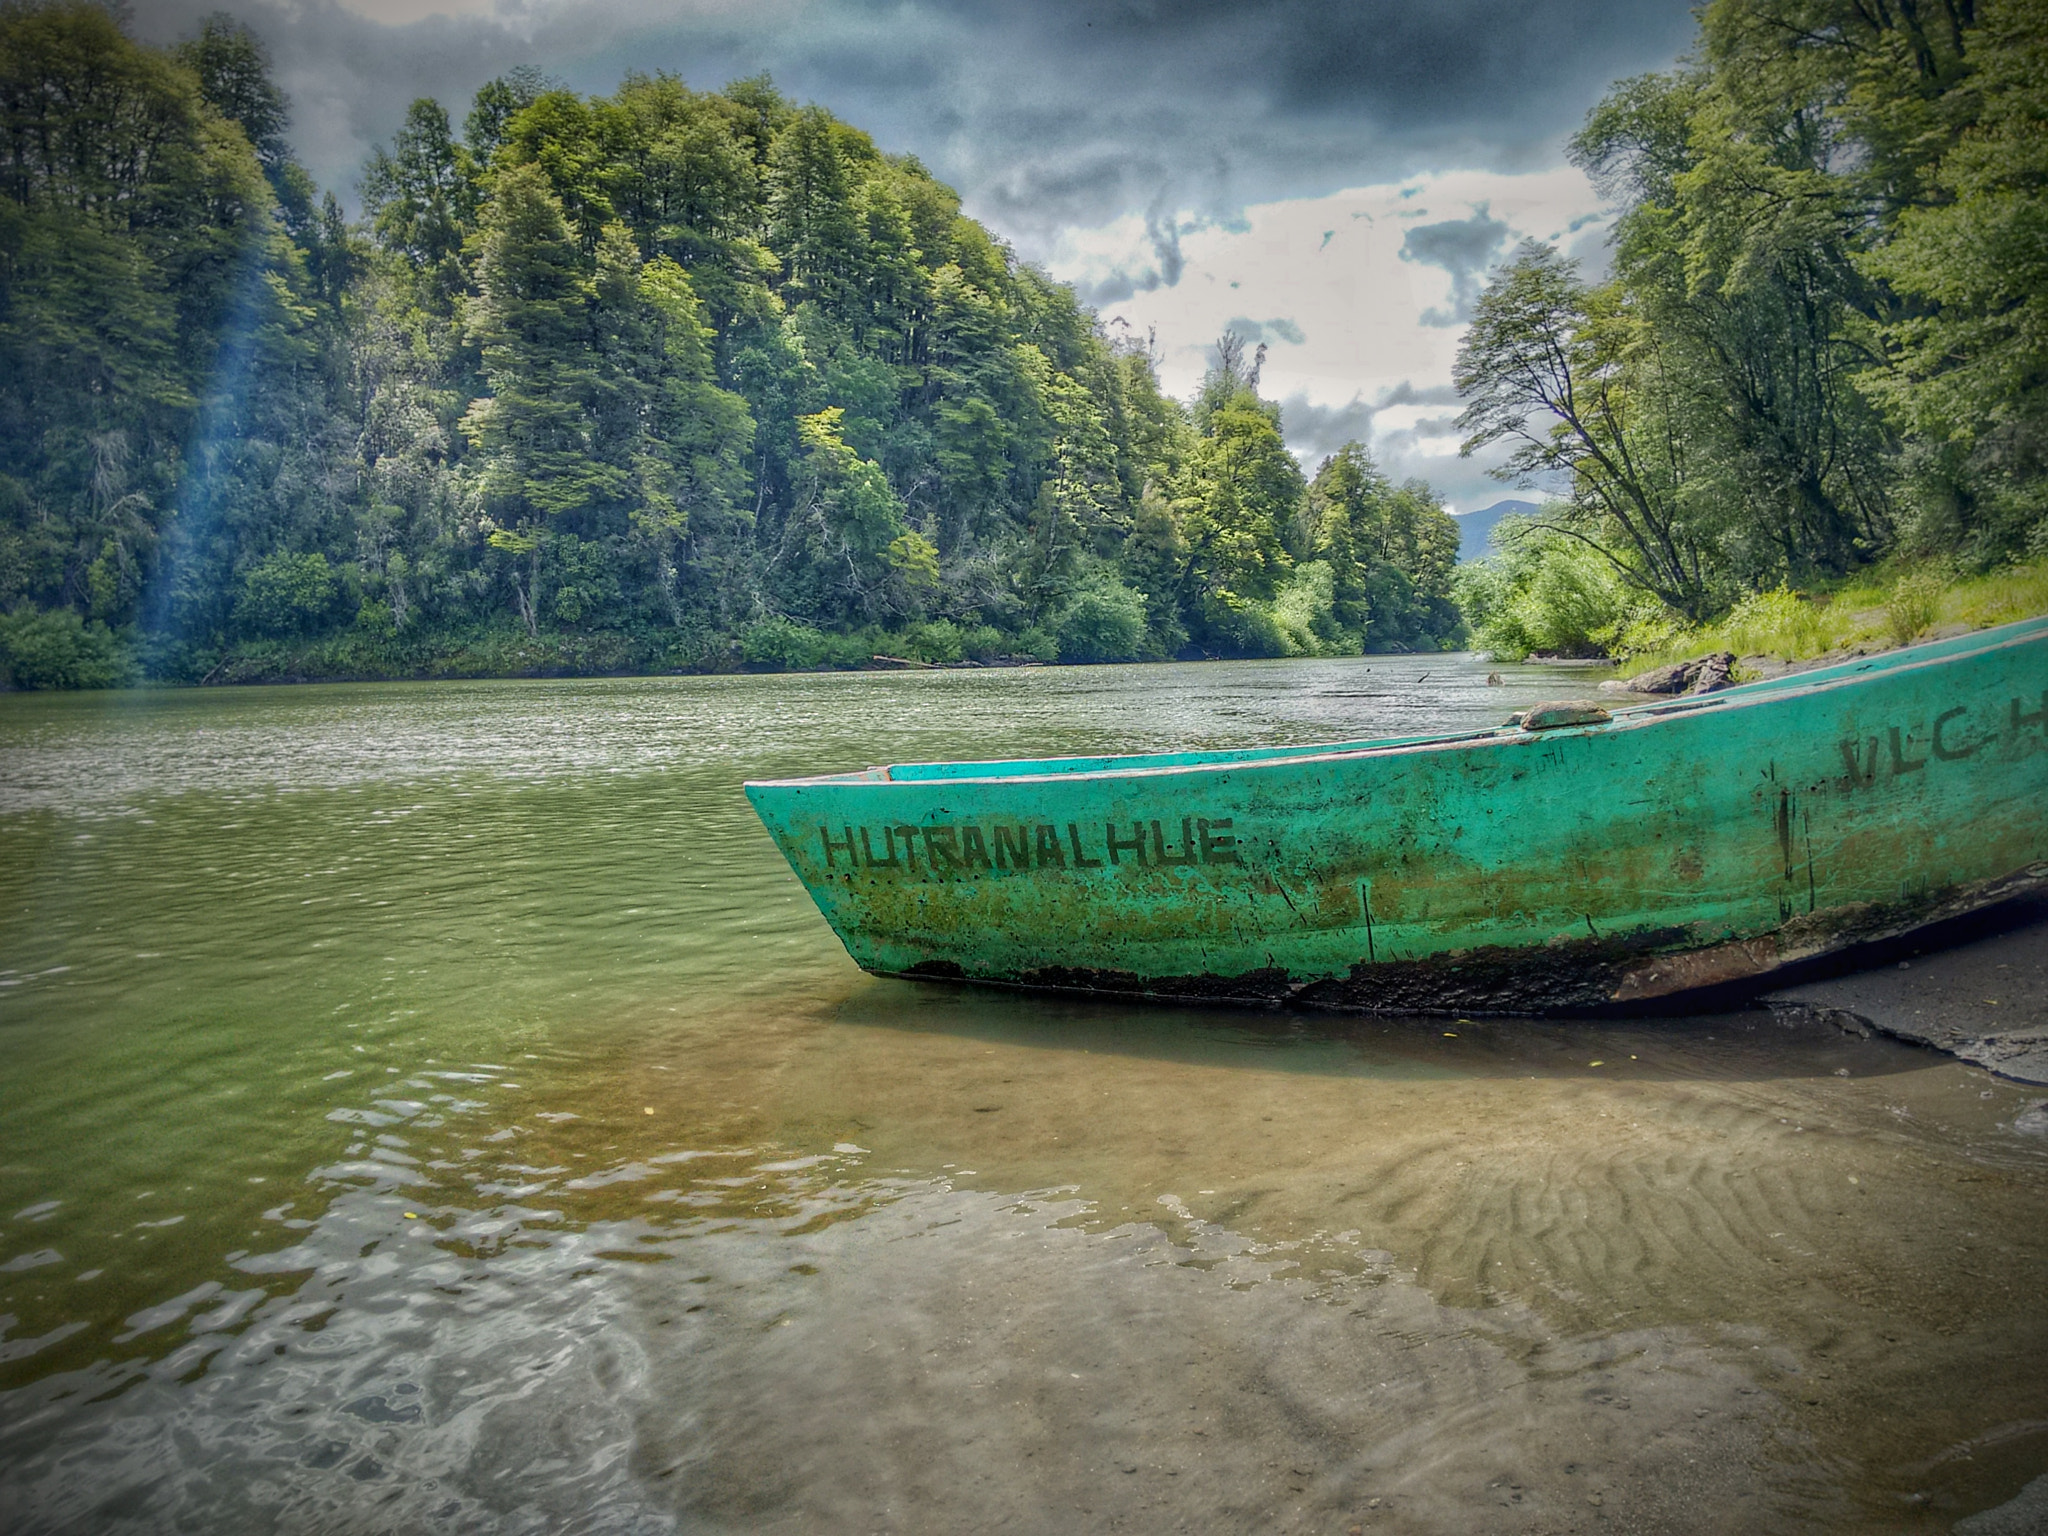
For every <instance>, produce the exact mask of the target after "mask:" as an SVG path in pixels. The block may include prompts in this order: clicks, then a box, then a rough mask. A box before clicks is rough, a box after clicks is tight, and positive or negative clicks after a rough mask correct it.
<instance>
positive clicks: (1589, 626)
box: [1453, 518, 1641, 661]
mask: <svg viewBox="0 0 2048 1536" xmlns="http://www.w3.org/2000/svg"><path fill="white" fill-rule="evenodd" d="M1453 580H1454V581H1455V583H1456V587H1457V594H1458V604H1459V606H1460V607H1461V608H1463V609H1464V611H1465V616H1466V618H1467V619H1468V620H1469V621H1470V622H1471V625H1472V629H1473V633H1474V635H1475V636H1476V637H1477V639H1478V641H1479V643H1480V644H1481V645H1482V646H1484V647H1485V648H1486V649H1487V650H1489V651H1491V652H1493V654H1494V655H1496V656H1498V657H1500V658H1501V659H1502V660H1504V661H1519V660H1521V659H1522V658H1523V657H1525V656H1527V655H1529V654H1530V653H1531V652H1533V651H1547V652H1550V653H1552V654H1555V655H1562V656H1598V655H1603V654H1605V653H1606V652H1607V651H1608V649H1609V648H1610V647H1611V646H1613V645H1614V644H1615V643H1616V642H1617V641H1618V639H1619V637H1620V636H1621V635H1622V634H1623V633H1624V632H1625V630H1626V627H1627V625H1628V624H1629V622H1630V620H1631V618H1632V617H1633V616H1634V614H1635V612H1636V611H1637V609H1638V607H1639V606H1640V603H1641V597H1640V594H1638V593H1636V592H1633V591H1632V590H1631V589H1630V588H1629V587H1628V586H1627V585H1626V584H1625V583H1624V582H1623V581H1622V579H1621V576H1620V575H1619V574H1618V573H1617V572H1616V571H1615V569H1614V567H1613V566H1611V565H1610V564H1608V562H1607V561H1606V560H1604V559H1602V558H1601V557H1600V556H1599V555H1597V554H1595V553H1594V552H1593V551H1592V550H1590V549H1587V548H1586V547H1585V545H1583V544H1581V543H1579V542H1578V541H1577V540H1576V539H1570V538H1566V537H1565V536H1563V535H1562V534H1557V533H1552V532H1550V531H1549V530H1547V529H1544V528H1540V527H1533V526H1530V525H1529V524H1528V523H1526V522H1525V521H1524V520H1522V519H1519V518H1503V519H1501V522H1500V525H1499V526H1498V527H1497V528H1496V529H1495V532H1494V550H1493V553H1492V554H1490V555H1488V556H1487V557H1486V559H1484V560H1481V561H1478V562H1476V563H1475V564H1472V565H1466V566H1460V567H1459V568H1458V571H1457V574H1456V576H1455V577H1454V578H1453Z"/></svg>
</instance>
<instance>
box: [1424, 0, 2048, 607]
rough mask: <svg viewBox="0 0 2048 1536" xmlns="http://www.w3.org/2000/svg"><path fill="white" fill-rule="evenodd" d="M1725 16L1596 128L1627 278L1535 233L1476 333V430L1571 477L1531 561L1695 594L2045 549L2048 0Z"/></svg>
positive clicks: (1460, 379)
mask: <svg viewBox="0 0 2048 1536" xmlns="http://www.w3.org/2000/svg"><path fill="white" fill-rule="evenodd" d="M1700 19H1701V31H1700V40H1699V45H1698V48H1697V50H1696V51H1695V53H1694V55H1693V56H1692V58H1691V61H1690V62H1689V63H1688V64H1687V65H1686V66H1685V67H1683V68H1681V69H1679V70H1676V71H1674V72H1671V73H1669V74H1662V75H1646V76H1642V77H1639V78H1636V79H1632V80H1625V81H1622V82H1620V83H1619V84H1617V85H1616V86H1615V87H1614V88H1613V89H1612V91H1611V92H1610V93H1609V94H1608V96H1607V97H1606V98H1605V99H1604V100H1603V101H1602V102H1601V103H1600V104H1599V105H1598V106H1597V107H1596V108H1595V109H1594V110H1593V112H1592V113H1591V115H1590V116H1589V117H1588V119H1587V121H1586V125H1585V127H1584V128H1583V130H1582V131H1581V132H1580V133H1579V134H1578V136H1577V137H1576V138H1575V139H1574V140H1573V142H1572V156H1573V158H1574V159H1575V160H1576V161H1577V163H1578V164H1579V165H1580V166H1582V167H1583V168H1584V169H1585V170H1586V171H1587V172H1588V174H1589V175H1591V176H1592V178H1593V179H1594V181H1595V182H1596V184H1598V185H1599V186H1600V187H1601V189H1602V190H1603V191H1605V192H1606V193H1607V194H1608V195H1609V196H1610V197H1612V198H1613V199H1614V200H1615V203H1616V204H1617V206H1618V208H1619V210H1620V217H1619V219H1618V222H1617V225H1616V228H1615V233H1614V241H1613V249H1614V262H1613V268H1612V273H1611V275H1610V276H1609V277H1607V278H1606V279H1605V280H1603V281H1599V282H1589V281H1587V280H1586V279H1585V278H1584V277H1583V276H1582V275H1581V274H1580V273H1579V271H1578V270H1577V269H1576V267H1575V265H1574V264H1573V263H1572V262H1569V261H1567V260H1565V259H1563V258H1562V257H1561V256H1560V255H1559V254H1558V253H1557V252H1556V251H1555V250H1553V249H1551V248H1550V247H1547V246H1543V245H1537V244H1531V245H1525V246H1524V247H1523V248H1522V249H1521V250H1519V251H1518V252H1517V253H1516V255H1515V256H1514V258H1513V259H1512V260H1511V261H1510V262H1509V263H1508V264H1507V265H1506V267H1505V268H1504V269H1503V270H1502V271H1501V272H1500V273H1499V274H1498V275H1497V277H1496V278H1495V280H1494V281H1493V282H1492V284H1491V285H1490V286H1489V287H1488V289H1487V290H1486V292H1485V293H1484V294H1483V295H1482V296H1481V298H1480V300H1479V303H1478V306H1477V316H1476V318H1475V320H1474V322H1473V325H1472V328H1471V330H1470V332H1469V333H1468V334H1467V336H1466V338H1465V341H1464V343H1463V346H1462V348H1461V350H1460V353H1459V358H1458V365H1457V383H1458V387H1459V389H1460V391H1461V392H1462V393H1463V395H1464V397H1465V401H1466V405H1465V412H1464V415H1463V417H1462V418H1461V420H1462V426H1463V429H1464V431H1465V432H1466V433H1467V434H1468V436H1467V441H1466V451H1468V452H1474V451H1478V450H1480V449H1482V448H1486V447H1489V446H1491V445H1494V444H1502V443H1504V444H1507V445H1509V446H1510V452H1509V454H1508V456H1507V459H1506V462H1505V465H1504V468H1503V470H1502V473H1503V475H1504V476H1505V477H1507V478H1510V479H1517V480H1519V481H1521V482H1522V483H1524V484H1532V485H1538V486H1542V487H1544V488H1546V489H1549V490H1551V491H1553V493H1554V494H1555V495H1556V498H1557V499H1556V500H1554V501H1553V502H1552V503H1551V504H1550V505H1549V506H1548V507H1546V508H1545V510H1544V511H1543V513H1542V514H1541V516H1540V518H1539V527H1538V531H1539V532H1540V533H1541V534H1542V537H1540V538H1536V539H1535V540H1534V541H1533V542H1532V541H1531V539H1530V530H1528V529H1526V528H1523V529H1520V530H1516V531H1514V532H1513V533H1512V537H1513V538H1515V539H1516V540H1517V541H1518V548H1519V552H1518V553H1516V554H1515V556H1514V560H1513V562H1512V563H1513V564H1514V565H1515V568H1516V569H1517V570H1518V571H1524V572H1525V573H1526V572H1527V571H1531V570H1533V569H1534V566H1533V565H1532V563H1531V562H1532V561H1533V562H1536V563H1540V560H1541V559H1542V558H1553V559H1556V560H1559V561H1565V562H1567V563H1569V564H1570V565H1572V567H1573V568H1574V569H1581V568H1582V567H1583V562H1584V560H1585V559H1586V558H1589V557H1590V558H1591V559H1593V560H1594V561H1595V562H1596V563H1597V565H1598V566H1599V567H1601V568H1602V569H1603V570H1604V574H1603V575H1601V577H1600V580H1601V582H1602V583H1606V584H1607V585H1608V586H1609V587H1612V588H1613V589H1614V590H1615V591H1618V592H1625V593H1633V594H1634V602H1635V603H1636V604H1637V605H1638V606H1641V605H1643V604H1648V605H1650V607H1652V608H1661V609H1663V610H1668V611H1672V612H1675V613H1677V614H1679V615H1682V616H1684V617H1685V618H1688V619H1698V618H1701V617H1703V616H1706V615H1709V614H1712V613H1715V612H1719V611H1722V610H1725V609H1727V608H1728V607H1730V606H1731V605H1732V604H1734V603H1736V602H1737V601H1739V600H1741V599H1742V598H1743V597H1744V595H1745V594H1751V593H1757V592H1762V591H1768V590H1772V589H1774V588H1776V587H1777V586H1778V585H1779V584H1781V583H1787V582H1789V583H1794V584H1797V583H1812V582H1826V581H1829V580H1832V579H1837V578H1840V577H1843V576H1845V575H1847V574H1848V573H1850V572H1852V571H1854V570H1856V569H1858V568H1859V567H1863V566H1867V565H1870V564H1872V563H1874V562H1877V561H1880V560H1882V559H1885V558H1887V557H1890V556H1894V555H1898V556H1904V557H1909V558H1926V557H1934V558H1939V559H1942V560H1947V561H1954V562H1959V563H1961V564H1962V565H1965V566H1969V567H1974V568H1977V569H1984V568H1988V567H1990V566H1994V565H1997V564H1999V563H2001V562H2006V561H2012V560H2023V559H2038V558H2041V557H2043V556H2048V491H2044V489H2043V485H2044V481H2043V474H2042V472H2043V468H2044V457H2048V307H2044V306H2048V149H2044V147H2043V146H2044V145H2048V87H2044V81H2048V0H1981V3H1977V4H1949V5H1944V6H1941V7H1920V6H1912V5H1887V4H1876V5H1867V4H1862V3H1858V0H1712V3H1711V4H1708V5H1706V6H1705V7H1703V8H1702V10H1701V12H1700ZM1545 551H1548V552H1549V554H1547V555H1546V554H1544V553H1543V552H1545ZM1586 569H1590V568H1586ZM1518 579H1519V578H1518ZM1560 579H1562V577H1561V578H1560ZM1574 579H1576V578H1574ZM1489 582H1491V583H1492V584H1493V585H1495V586H1497V585H1498V579H1496V578H1494V577H1477V576H1475V577H1473V578H1470V579H1469V580H1468V585H1467V596H1468V599H1469V600H1470V601H1471V602H1472V603H1474V604H1477V605H1479V606H1486V605H1487V604H1489V603H1490V604H1491V608H1492V611H1504V610H1502V609H1501V605H1500V601H1499V600H1497V597H1496V598H1489V597H1488V596H1487V593H1488V592H1489V591H1490V590H1491V587H1489V585H1488V584H1489ZM1474 583H1476V585H1475V584H1474ZM1616 584H1618V585H1616ZM1579 589H1584V590H1591V589H1590V588H1588V587H1586V584H1585V582H1583V581H1581V582H1579V584H1578V587H1577V588H1575V590H1579ZM1529 590H1535V589H1534V588H1533V587H1532V588H1529ZM1616 622H1620V621H1619V620H1617V621H1616ZM1526 627H1527V626H1524V628H1526Z"/></svg>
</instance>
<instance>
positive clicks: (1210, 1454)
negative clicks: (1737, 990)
mask: <svg viewBox="0 0 2048 1536" xmlns="http://www.w3.org/2000/svg"><path fill="white" fill-rule="evenodd" d="M1486 670H1487V669H1486V666H1485V664H1484V663H1482V662H1479V661H1478V660H1476V659H1475V658H1471V657H1432V658H1385V657H1382V658H1368V659H1365V660H1360V661H1349V662H1313V663H1311V662H1291V663H1242V664H1208V665H1199V666H1163V667H1127V668H1092V669H1051V670H1028V671H1010V672H998V671H990V672H937V673H918V674H861V675H848V676H817V677H813V676H804V677H718V678H662V679H631V680H602V681H564V682H505V683H451V684H405V685H375V686H347V687H309V688H291V689H249V690H209V691H204V692H199V691H189V692H176V693H161V694H128V695H97V696H90V695H73V696H10V697H5V698H0V1053H4V1054H0V1525H4V1527H5V1528H6V1529H7V1530H9V1531H10V1532H31V1531H44V1530H49V1531H59V1530H64V1531H68V1530H79V1531H84V1530H90V1531H95V1532H119V1531H157V1530H192V1531H207V1532H237V1531H289V1532H303V1531H322V1532H355V1531H364V1532H368V1531H436V1532H439V1531H449V1532H458V1531H479V1532H481V1531H493V1532H495V1531H529V1530H531V1531H558V1530H588V1531H606V1532H611V1531H627V1532H640V1531H648V1532H656V1531H670V1530H684V1531H734V1532H739V1531H749V1532H751V1531H811V1530H828V1529H829V1530H835V1531H842V1530H843V1531H884V1530H887V1531H958V1530H968V1529H991V1530H993V1529H1003V1530H1015V1531H1049V1532H1050V1531H1060V1532H1065V1531H1091V1530H1112V1529H1114V1530H1131V1531H1152V1530H1159V1531H1165V1530H1176V1529H1188V1530H1203V1531H1235V1530H1247V1531H1249V1530H1262V1531H1263V1530H1302V1531H1331V1532H1348V1531H1351V1530H1353V1529H1354V1528H1355V1529H1358V1530H1361V1531H1366V1530H1371V1531H1377V1530H1388V1531H1415V1532H1439V1531H1441V1532H1459V1531H1470V1530H1478V1529H1483V1530H1488V1531H1503V1532H1520V1531H1530V1532H1535V1531H1567V1530H1581V1531H1593V1530H1648V1531H1744V1532H1755V1531H1795V1530H1797V1531H1807V1530H1830V1531H1871V1530H1900V1531H1920V1530H1927V1531H1936V1530H1941V1531H1945V1530H1947V1529H1948V1528H1949V1527H1950V1525H1951V1524H1953V1522H1954V1521H1956V1520H1957V1519H1958V1518H1960V1517H1962V1516H1964V1515H1967V1514H1969V1513H1970V1512H1972V1511H1976V1510H1981V1509H1984V1508H1987V1507H1989V1506H1991V1505H1995V1504H1998V1503H2000V1502H2001V1501H2003V1500H2005V1499H2008V1498H2010V1497H2012V1495H2013V1494H2014V1492H2015V1491H2016V1490H2017V1489H2018V1488H2019V1487H2020V1486H2021V1485H2022V1484H2024V1483H2025V1482H2026V1481H2027V1480H2028V1479H2029V1478H2030V1477H2032V1476H2033V1475H2034V1474H2036V1473H2038V1472H2040V1471H2042V1470H2044V1469H2048V1369H2044V1367H2043V1363H2042V1362H2043V1360H2044V1358H2048V1355H2044V1350H2043V1346H2044V1344H2048V1305H2044V1301H2048V1286H2044V1277H2048V1265H2044V1259H2048V1221H2044V1220H2043V1216H2044V1214H2048V1149H2044V1146H2043V1143H2042V1141H2041V1139H2040V1138H2038V1137H2035V1138H2029V1137H2027V1136H2025V1135H2022V1134H2019V1133H2018V1132H2017V1131H2015V1130H2014V1128H2013V1125H2012V1122H2013V1121H2014V1119H2015V1117H2016V1116H2017V1115H2018V1114H2019V1113H2020V1111H2021V1110H2023V1109H2024V1108H2025V1107H2026V1105H2027V1104H2028V1103H2030V1102H2032V1099H2031V1098H2030V1097H2029V1096H2028V1095H2027V1094H2026V1093H2025V1092H2024V1091H2023V1090H2022V1089H2020V1088H2019V1087H2017V1086H2016V1085H2013V1084H2009V1083H2005V1082H2002V1081H2000V1080H1998V1079H1995V1078H1993V1077H1990V1076H1989V1075H1987V1074H1985V1073H1983V1072H1981V1071H1979V1070H1977V1069H1974V1068H1970V1067H1965V1066H1962V1065H1960V1064H1958V1063H1956V1062H1953V1061H1951V1060H1949V1059H1947V1058H1945V1057H1941V1056H1938V1055H1934V1054H1932V1053H1928V1052H1923V1051H1918V1050H1914V1049H1911V1048H1908V1047H1905V1046H1901V1045H1897V1044H1895V1043H1891V1042H1887V1041H1883V1040H1861V1039H1856V1038H1853V1037H1851V1036H1847V1035H1843V1034H1840V1033H1838V1032H1835V1031H1833V1030H1829V1029H1825V1028H1821V1027H1817V1026H1813V1025H1810V1024H1793V1023H1787V1022H1784V1021H1780V1020H1777V1019H1775V1018H1774V1017H1773V1016H1772V1015H1770V1014H1768V1013H1752V1014H1736V1015H1724V1016H1721V1017H1717V1018H1703V1019H1680V1020H1673V1019H1662V1020H1645V1021H1643V1022H1640V1023H1629V1022H1622V1023H1602V1024H1588V1023H1571V1024H1559V1023H1517V1022H1513V1021H1495V1022H1483V1023H1474V1024H1464V1023H1459V1024H1452V1025H1446V1023H1445V1022H1444V1021H1441V1020H1437V1021H1406V1022H1404V1021H1398V1020H1361V1019H1350V1018H1334V1017H1317V1016H1294V1015H1287V1014H1280V1013H1249V1012H1247V1013H1230V1012H1213V1011H1211V1012H1205V1011H1194V1010H1181V1009H1174V1010H1169V1009H1164V1008H1155V1009H1132V1008H1128V1007H1118V1006H1110V1005H1106V1004H1105V1005H1098V1004H1091V1003H1084V1002H1075V1001H1047V1000H1042V999H1032V998H1026V997H1017V996H1009V995H1002V994H977V993H972V992H966V991H956V990H950V989H947V988H943V987H920V986H914V985H911V984H907V983H901V982H890V981H878V980H874V979H872V978H868V977H865V976H863V975H861V974H860V973H859V972H858V971H856V970H855V969H854V968H853V967H852V966H851V964H850V963H849V962H848V961H847V960H846V959H845V956H844V954H843V953H842V951H841V950H840V949H839V947H838V945H837V943H836V941H835V940H834V939H833V938H832V936H831V934H830V932H829V930H827V929H826V927H825V926H824V924H823V923H822V922H821V921H820V920H819V919H818V918H817V916H816V915H815V913H814V912H813V910H812V908H811V906H810V904H809V902H808V900H807V899H806V898H805V897H804V895H803V893H802V891H801V889H800V888H799V887H798V886H797V884H796V882H795V881H794V879H793V878H792V877H791V876H790V875H789V873H788V872H787V870H786V868H785V867H784V866H783V865H782V863H781V861H780V858H779V857H778V855H777V854H776V853H775V851H774V849H773V847H772V846H771V844H770V843H769V842H768V840H767V838H766V836H765V835H764V834H763V833H762V832H761V831H760V829H759V827H758V825H757V824H756V823H755V821H754V820H753V817H752V814H751V812H750V811H749V810H748V808H747V806H746V803H745V801H744V800H743V798H742V797H741V795H740V794H739V792H738V786H739V783H740V782H741V780H743V779H745V778H748V777H765V776H775V775H786V774H795V773H800V772H813V771H824V770H828V769H840V768H848V767H859V766H863V765H865V764H868V763H871V762H883V761H891V760H902V759H911V758H935V757H965V756H979V757H987V756H997V755H1013V754H1031V755H1043V754H1047V753H1053V752H1077V753H1078V752H1102V751H1109V750H1115V749H1132V748H1140V749H1142V748H1162V747H1168V746H1181V745H1191V746H1218V747H1221V746H1235V745H1247V744H1256V743H1262V742H1296V741H1313V740H1318V739H1332V738H1346V737H1357V736H1365V735H1378V734H1386V735H1396V734H1411V733H1414V732H1417V731H1423V730H1429V729H1434V728H1439V727H1442V728H1451V727H1459V726H1466V725H1472V724H1479V723H1491V722H1494V721H1497V720H1499V719H1501V718H1503V717H1504V716H1505V715H1506V713H1507V712H1508V711H1509V710H1510V709H1513V708H1516V707H1519V706H1521V705H1524V704H1527V703H1529V702H1531V701H1533V700H1535V699H1537V698H1540V697H1545V696H1552V697H1554V696H1557V695H1558V694H1560V693H1564V694H1570V693H1574V692H1583V691H1584V689H1585V687H1586V686H1588V681H1589V678H1588V674H1586V673H1583V672H1581V673H1574V674H1571V675H1569V676H1565V677H1560V676H1559V674H1558V673H1556V672H1554V671H1549V672H1546V671H1545V670H1544V669H1542V668H1536V667H1521V668H1516V667H1504V668H1502V669H1500V670H1501V671H1502V672H1503V673H1505V674H1506V681H1505V683H1504V685H1503V686H1499V687H1489V686H1487V685H1486V682H1485V674H1486ZM1531 835H1532V837H1538V836H1540V830H1539V829H1532V833H1531Z"/></svg>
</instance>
